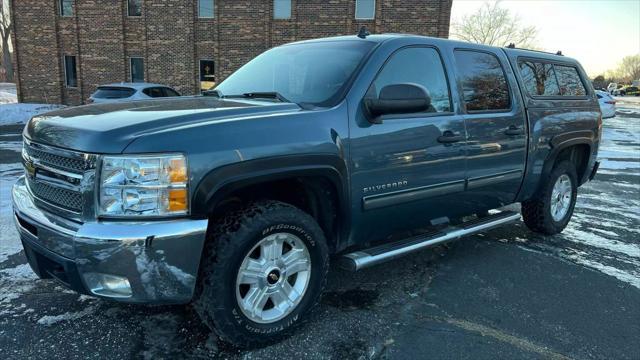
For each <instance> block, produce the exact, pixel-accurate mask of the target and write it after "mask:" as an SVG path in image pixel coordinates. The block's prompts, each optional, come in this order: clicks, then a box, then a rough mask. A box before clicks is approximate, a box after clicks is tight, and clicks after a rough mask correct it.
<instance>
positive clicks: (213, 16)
mask: <svg viewBox="0 0 640 360" xmlns="http://www.w3.org/2000/svg"><path fill="white" fill-rule="evenodd" d="M200 1H202V0H197V5H198V18H200V19H214V18H215V17H216V0H208V1H211V5H212V6H213V14H211V16H202V14H200Z"/></svg>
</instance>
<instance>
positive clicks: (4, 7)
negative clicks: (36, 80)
mask: <svg viewBox="0 0 640 360" xmlns="http://www.w3.org/2000/svg"><path fill="white" fill-rule="evenodd" d="M9 6H11V4H9V0H0V38H1V41H2V42H1V43H0V46H1V48H0V49H1V51H2V59H1V60H2V61H1V62H0V67H2V68H3V69H4V70H5V74H6V80H7V81H13V61H12V59H11V49H10V48H9V41H10V39H11V16H10V11H9Z"/></svg>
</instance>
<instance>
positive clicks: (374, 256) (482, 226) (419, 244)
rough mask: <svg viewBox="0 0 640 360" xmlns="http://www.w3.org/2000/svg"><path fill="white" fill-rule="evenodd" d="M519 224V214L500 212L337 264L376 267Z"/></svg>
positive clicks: (355, 254)
mask: <svg viewBox="0 0 640 360" xmlns="http://www.w3.org/2000/svg"><path fill="white" fill-rule="evenodd" d="M518 220H520V214H519V213H516V212H513V211H503V212H500V213H497V214H493V215H489V216H487V217H483V218H479V219H475V220H472V221H468V222H465V223H462V224H460V225H458V226H450V227H447V228H445V229H443V230H440V231H434V232H431V233H427V234H421V235H418V236H415V237H411V238H407V239H402V240H398V241H396V242H393V243H388V244H383V245H379V246H376V247H372V248H369V249H364V250H360V251H355V252H352V253H349V254H345V255H343V256H342V257H341V258H340V259H339V260H338V264H339V266H340V267H342V268H343V269H346V270H351V271H358V270H361V269H364V268H367V267H369V266H373V265H377V264H380V263H383V262H385V261H389V260H391V259H395V258H398V257H401V256H404V255H407V254H409V253H412V252H414V251H417V250H421V249H425V248H428V247H430V246H434V245H437V244H442V243H445V242H448V241H452V240H456V239H459V238H461V237H464V236H467V235H471V234H475V233H479V232H482V231H485V230H489V229H492V228H494V227H498V226H500V225H504V224H508V223H512V222H515V221H518Z"/></svg>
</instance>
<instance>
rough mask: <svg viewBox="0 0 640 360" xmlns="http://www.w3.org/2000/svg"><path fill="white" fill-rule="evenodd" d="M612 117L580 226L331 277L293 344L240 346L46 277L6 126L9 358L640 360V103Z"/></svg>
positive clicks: (4, 318) (1, 228) (4, 282)
mask: <svg viewBox="0 0 640 360" xmlns="http://www.w3.org/2000/svg"><path fill="white" fill-rule="evenodd" d="M619 106H620V107H619V112H618V116H616V117H615V118H613V119H605V120H604V129H605V135H604V140H603V143H602V147H601V151H600V156H599V157H600V159H601V161H603V163H602V166H601V170H600V171H599V173H598V175H597V176H596V178H595V179H594V181H592V182H590V183H588V184H587V185H585V186H583V187H582V188H580V190H579V195H578V204H577V207H576V211H575V214H574V218H573V220H572V222H571V223H570V224H569V226H568V227H567V229H566V230H565V231H564V232H563V233H562V234H560V235H556V236H551V237H545V236H540V235H536V234H533V233H531V232H529V231H528V230H527V229H526V227H525V226H524V224H522V223H517V224H515V225H512V226H508V227H503V228H499V229H494V230H492V231H489V232H486V233H484V234H479V235H476V236H472V237H468V238H466V239H463V240H461V241H458V242H455V243H451V244H448V245H446V246H440V247H436V248H433V249H429V250H426V251H422V252H420V253H416V254H413V255H411V256H409V257H406V258H403V259H400V260H396V261H393V262H389V263H386V264H383V265H380V266H377V267H374V268H371V269H366V270H364V271H362V272H358V273H348V272H343V271H341V270H339V269H333V270H332V271H331V272H330V275H329V276H330V279H329V285H328V290H327V292H326V294H325V295H324V296H323V298H322V302H321V305H320V306H319V308H318V310H317V311H316V312H315V313H314V314H313V316H312V318H311V319H310V321H309V322H308V323H307V324H306V325H305V326H304V327H303V328H302V329H300V330H299V331H298V332H297V333H296V334H295V335H294V336H293V337H291V338H289V339H287V340H285V341H283V342H282V343H280V344H276V345H273V346H270V347H266V348H263V349H258V350H253V351H240V350H238V349H234V348H231V347H229V346H226V345H225V344H223V343H221V342H218V341H217V339H216V338H215V337H214V336H212V335H210V333H209V332H208V331H207V329H206V328H204V327H203V325H201V324H200V322H199V320H198V319H197V316H196V315H195V313H194V312H193V310H192V309H191V308H190V307H189V306H170V307H168V306H163V307H145V306H131V305H121V304H117V303H113V302H109V301H105V300H100V299H94V298H90V297H87V296H78V295H77V294H75V293H73V292H72V291H68V290H65V289H64V288H62V287H60V286H59V285H57V283H55V282H53V281H50V280H38V279H36V277H35V275H34V274H33V272H31V270H30V269H29V267H28V265H27V264H26V259H25V257H24V253H23V252H21V251H20V245H19V242H18V240H17V235H16V233H15V230H14V229H13V224H12V222H11V211H10V208H9V204H10V203H9V198H8V194H9V187H10V185H11V184H12V182H13V181H15V179H16V177H17V176H19V174H20V173H21V168H20V165H19V164H18V161H19V156H20V153H19V151H20V131H21V128H20V126H2V127H0V196H1V198H0V200H1V202H0V353H1V354H2V355H1V357H2V358H3V359H24V358H34V359H45V358H46V359H51V358H72V359H73V358H83V359H84V358H100V359H110V358H114V359H124V358H156V359H157V358H166V359H177V358H208V357H220V358H245V359H261V358H269V359H271V358H323V359H357V358H363V359H368V358H392V359H416V358H433V359H497V358H501V359H504V358H519V359H540V358H545V359H546V358H551V359H567V358H570V359H574V358H575V359H601V358H609V359H640V341H638V339H639V338H640V104H631V103H624V102H622V103H619Z"/></svg>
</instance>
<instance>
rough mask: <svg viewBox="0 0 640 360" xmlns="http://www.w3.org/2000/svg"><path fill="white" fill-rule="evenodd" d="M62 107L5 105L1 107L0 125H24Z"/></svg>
mask: <svg viewBox="0 0 640 360" xmlns="http://www.w3.org/2000/svg"><path fill="white" fill-rule="evenodd" d="M61 107H63V106H62V105H47V104H3V105H0V125H11V124H24V123H26V122H27V121H29V119H31V118H32V117H33V116H36V115H39V114H42V113H45V112H47V111H52V110H56V109H60V108H61Z"/></svg>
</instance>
